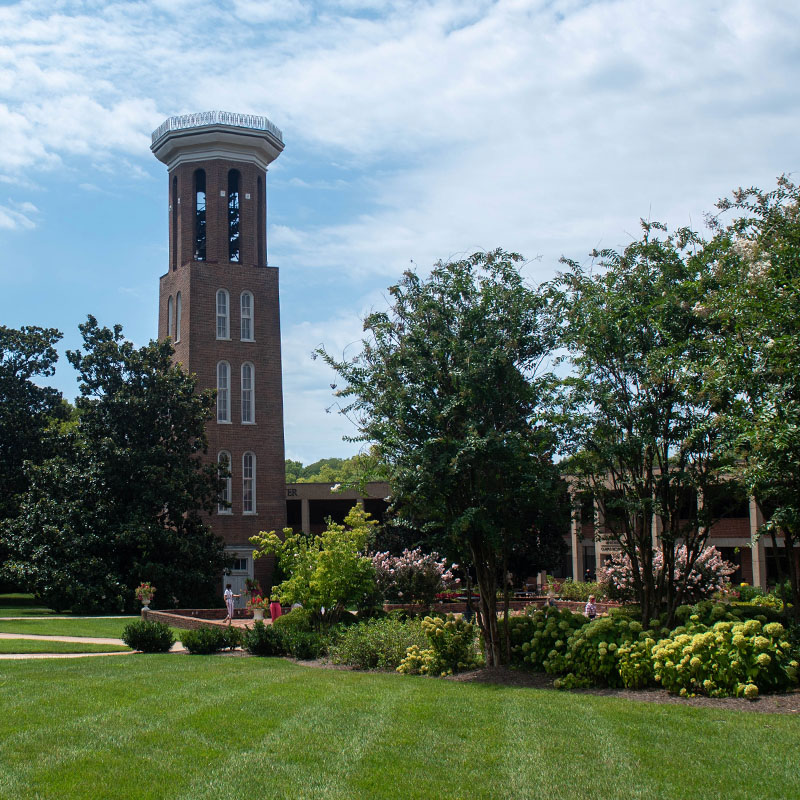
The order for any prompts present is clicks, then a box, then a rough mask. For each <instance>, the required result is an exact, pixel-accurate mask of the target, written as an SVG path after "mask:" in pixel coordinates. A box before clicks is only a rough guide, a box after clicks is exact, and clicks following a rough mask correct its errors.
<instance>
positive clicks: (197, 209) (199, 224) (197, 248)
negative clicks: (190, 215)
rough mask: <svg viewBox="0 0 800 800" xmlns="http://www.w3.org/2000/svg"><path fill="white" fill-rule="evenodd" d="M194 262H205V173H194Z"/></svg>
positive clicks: (199, 171)
mask: <svg viewBox="0 0 800 800" xmlns="http://www.w3.org/2000/svg"><path fill="white" fill-rule="evenodd" d="M194 260H195V261H205V260H206V171H205V170H204V169H198V170H196V171H195V173H194Z"/></svg>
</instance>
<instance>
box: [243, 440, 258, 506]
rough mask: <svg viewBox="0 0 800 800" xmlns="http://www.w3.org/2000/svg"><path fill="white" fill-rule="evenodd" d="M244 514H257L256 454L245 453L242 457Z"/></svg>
mask: <svg viewBox="0 0 800 800" xmlns="http://www.w3.org/2000/svg"><path fill="white" fill-rule="evenodd" d="M242 513H244V514H255V513H256V456H255V453H245V454H244V455H243V456H242Z"/></svg>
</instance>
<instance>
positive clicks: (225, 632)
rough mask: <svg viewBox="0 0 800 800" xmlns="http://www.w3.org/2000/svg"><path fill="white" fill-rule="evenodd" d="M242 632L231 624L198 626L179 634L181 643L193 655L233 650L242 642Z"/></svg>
mask: <svg viewBox="0 0 800 800" xmlns="http://www.w3.org/2000/svg"><path fill="white" fill-rule="evenodd" d="M242 638H243V637H242V632H241V631H240V630H239V628H234V627H233V626H232V625H231V626H228V627H225V628H218V627H214V628H198V629H197V630H191V631H185V632H184V633H182V634H181V643H182V644H183V646H184V647H185V648H186V649H187V650H188V651H189V652H190V653H192V654H193V655H210V654H211V653H217V652H219V651H220V650H233V649H235V648H236V647H238V646H239V645H240V644H241V642H242Z"/></svg>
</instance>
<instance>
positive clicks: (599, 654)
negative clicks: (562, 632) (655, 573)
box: [544, 615, 655, 689]
mask: <svg viewBox="0 0 800 800" xmlns="http://www.w3.org/2000/svg"><path fill="white" fill-rule="evenodd" d="M654 637H655V634H654V633H653V631H643V630H642V624H641V623H640V622H636V621H635V620H630V619H628V618H627V617H625V616H624V615H617V616H609V617H598V618H597V619H594V620H592V621H591V622H589V623H587V624H585V625H584V626H583V627H581V628H579V629H578V630H576V631H574V633H572V635H571V636H570V637H569V639H567V642H566V647H565V648H554V649H553V650H552V651H551V652H550V653H548V656H547V659H546V660H545V662H544V668H545V670H546V671H547V672H549V673H551V674H554V675H559V674H561V675H564V676H565V677H564V678H561V679H558V680H556V681H554V683H553V685H554V686H555V687H556V688H558V689H568V688H574V687H576V686H592V685H595V684H599V685H607V686H624V685H626V683H625V682H626V681H630V686H631V688H633V687H634V686H636V687H637V688H639V687H641V686H644V685H646V682H647V676H648V672H649V668H648V667H647V666H646V665H642V664H641V663H640V659H641V658H642V656H643V655H644V656H645V657H646V655H647V648H648V647H650V646H652V644H655V638H654ZM648 640H650V641H649V642H648ZM638 642H643V643H644V645H643V646H641V645H637V646H636V647H632V646H631V645H632V644H635V643H638ZM621 665H624V666H623V668H622V670H621V669H620V667H621Z"/></svg>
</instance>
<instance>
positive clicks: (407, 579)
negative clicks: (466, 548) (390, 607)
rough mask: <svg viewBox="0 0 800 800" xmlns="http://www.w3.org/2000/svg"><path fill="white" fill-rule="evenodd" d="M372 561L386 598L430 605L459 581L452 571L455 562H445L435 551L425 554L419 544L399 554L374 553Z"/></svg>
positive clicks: (380, 587) (379, 584) (379, 585)
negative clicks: (417, 546)
mask: <svg viewBox="0 0 800 800" xmlns="http://www.w3.org/2000/svg"><path fill="white" fill-rule="evenodd" d="M372 563H373V565H374V567H375V572H376V574H377V576H378V587H379V589H380V590H381V592H382V594H383V596H384V597H385V598H386V599H387V600H399V601H401V602H404V603H424V604H426V605H430V604H431V603H433V601H434V600H435V599H436V595H437V594H438V593H439V592H443V591H445V589H447V588H449V587H450V586H452V585H453V584H459V583H460V582H461V581H460V579H459V578H456V577H455V576H454V575H453V570H455V569H456V568H457V567H458V565H457V564H449V565H448V563H447V559H446V558H439V554H438V553H427V554H426V553H423V552H422V550H420V548H416V549H415V550H408V549H406V550H403V552H402V554H401V555H399V556H393V555H391V554H390V553H388V552H387V553H374V554H373V556H372Z"/></svg>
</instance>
